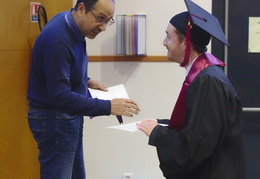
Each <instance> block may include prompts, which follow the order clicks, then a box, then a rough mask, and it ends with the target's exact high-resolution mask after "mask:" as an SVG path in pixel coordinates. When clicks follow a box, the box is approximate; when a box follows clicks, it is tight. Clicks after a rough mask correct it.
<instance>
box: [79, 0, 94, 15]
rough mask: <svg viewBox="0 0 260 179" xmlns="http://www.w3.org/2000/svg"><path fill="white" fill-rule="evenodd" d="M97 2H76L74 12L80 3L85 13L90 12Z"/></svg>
mask: <svg viewBox="0 0 260 179" xmlns="http://www.w3.org/2000/svg"><path fill="white" fill-rule="evenodd" d="M98 1H99V0H77V3H76V5H75V7H74V10H77V9H78V6H79V4H80V3H81V2H83V3H84V4H85V6H86V12H87V11H90V10H91V9H93V7H94V5H95V4H96V3H97V2H98Z"/></svg>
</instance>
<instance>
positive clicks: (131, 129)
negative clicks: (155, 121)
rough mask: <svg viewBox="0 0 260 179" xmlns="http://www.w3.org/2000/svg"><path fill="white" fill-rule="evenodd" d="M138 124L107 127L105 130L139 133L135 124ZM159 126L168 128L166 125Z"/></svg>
mask: <svg viewBox="0 0 260 179" xmlns="http://www.w3.org/2000/svg"><path fill="white" fill-rule="evenodd" d="M140 122H141V121H137V122H133V123H128V124H121V125H117V126H111V127H107V128H109V129H118V130H124V131H128V132H136V131H140V130H139V129H138V128H137V126H136V123H140ZM159 125H161V126H168V124H159Z"/></svg>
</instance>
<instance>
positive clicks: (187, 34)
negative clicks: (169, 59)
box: [180, 18, 191, 67]
mask: <svg viewBox="0 0 260 179" xmlns="http://www.w3.org/2000/svg"><path fill="white" fill-rule="evenodd" d="M190 22H191V19H190V18H189V19H188V25H187V28H186V49H185V56H184V60H183V62H182V63H181V64H180V66H181V67H185V66H186V65H187V64H188V63H189V60H190V43H191V42H190V41H191V37H190V30H191V24H190Z"/></svg>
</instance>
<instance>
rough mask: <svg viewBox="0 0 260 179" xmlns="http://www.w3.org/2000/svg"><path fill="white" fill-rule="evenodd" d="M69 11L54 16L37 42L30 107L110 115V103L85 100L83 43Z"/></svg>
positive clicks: (83, 38) (86, 61)
mask: <svg viewBox="0 0 260 179" xmlns="http://www.w3.org/2000/svg"><path fill="white" fill-rule="evenodd" d="M71 11H72V9H71V10H70V11H68V12H61V13H59V14H57V15H56V16H55V17H53V18H52V19H51V20H50V21H49V22H48V23H47V25H46V26H45V27H44V29H43V31H42V32H41V34H40V35H39V37H38V38H37V39H36V42H35V44H34V48H33V53H32V64H31V71H30V77H29V84H28V93H27V98H28V100H29V106H30V107H32V108H39V109H55V110H60V111H63V112H66V113H70V114H77V115H86V116H98V115H109V114H110V110H111V103H110V101H108V100H98V99H92V98H89V97H88V86H87V85H88V84H87V81H88V80H89V78H88V74H87V72H88V71H87V69H88V56H87V52H86V41H85V37H84V36H82V35H81V33H80V31H79V29H78V27H77V26H76V23H75V21H74V19H73V17H72V14H71Z"/></svg>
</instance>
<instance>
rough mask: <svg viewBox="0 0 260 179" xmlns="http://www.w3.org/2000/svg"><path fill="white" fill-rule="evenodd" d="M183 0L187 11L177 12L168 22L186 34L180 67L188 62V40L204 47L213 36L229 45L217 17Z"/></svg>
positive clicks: (189, 1) (188, 0)
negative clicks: (183, 55)
mask: <svg viewBox="0 0 260 179" xmlns="http://www.w3.org/2000/svg"><path fill="white" fill-rule="evenodd" d="M184 1H185V3H186V6H187V8H188V11H187V12H182V13H179V14H177V15H175V16H174V17H173V18H172V19H171V20H170V23H171V24H172V25H173V26H174V27H175V28H176V29H177V30H178V31H179V32H181V33H182V34H183V35H185V36H186V50H185V57H184V60H183V62H182V63H181V64H180V65H181V66H182V67H184V66H186V65H187V64H188V62H189V56H190V45H189V44H190V42H192V43H193V44H196V45H198V46H201V47H204V46H207V45H208V43H209V41H210V39H211V37H212V36H213V37H214V38H216V39H217V40H219V41H220V42H222V43H224V44H226V45H227V46H229V44H228V42H227V40H226V37H225V35H224V33H223V31H222V28H221V26H220V24H219V21H218V19H217V18H216V17H215V16H213V15H211V14H210V13H208V12H207V11H206V10H204V9H203V8H201V7H200V6H198V5H197V4H195V3H194V2H192V1H191V0H184Z"/></svg>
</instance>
